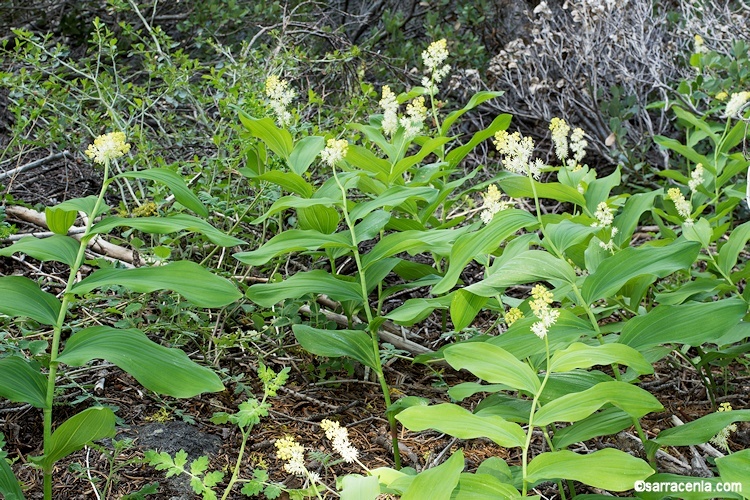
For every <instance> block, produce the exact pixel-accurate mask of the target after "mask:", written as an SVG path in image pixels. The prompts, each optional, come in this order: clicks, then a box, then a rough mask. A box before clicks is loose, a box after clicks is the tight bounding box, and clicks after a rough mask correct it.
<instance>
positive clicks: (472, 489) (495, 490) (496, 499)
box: [451, 472, 520, 500]
mask: <svg viewBox="0 0 750 500" xmlns="http://www.w3.org/2000/svg"><path fill="white" fill-rule="evenodd" d="M517 498H520V493H519V492H518V490H517V489H515V488H514V487H513V486H511V485H510V484H508V483H504V482H502V481H501V480H500V479H498V478H496V477H495V476H492V475H490V474H480V473H478V472H477V473H476V474H468V473H463V474H461V477H460V478H459V480H458V487H457V488H456V489H455V490H453V495H452V496H451V499H452V500H515V499H517Z"/></svg>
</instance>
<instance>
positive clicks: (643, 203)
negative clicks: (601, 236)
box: [614, 189, 664, 248]
mask: <svg viewBox="0 0 750 500" xmlns="http://www.w3.org/2000/svg"><path fill="white" fill-rule="evenodd" d="M663 195H664V190H663V189H656V190H654V191H650V192H648V193H638V194H634V195H633V196H631V197H630V198H628V201H626V202H625V206H624V207H623V208H622V212H620V214H619V215H618V216H617V217H615V221H614V226H615V227H617V229H618V230H619V231H618V232H617V234H616V235H615V245H617V246H618V247H620V248H622V247H623V246H625V245H626V243H627V244H628V245H629V244H630V237H631V236H633V233H634V232H635V229H636V228H637V227H638V221H639V220H640V218H641V215H643V213H644V212H646V211H649V210H651V209H652V208H653V207H654V199H655V198H656V197H657V196H663Z"/></svg>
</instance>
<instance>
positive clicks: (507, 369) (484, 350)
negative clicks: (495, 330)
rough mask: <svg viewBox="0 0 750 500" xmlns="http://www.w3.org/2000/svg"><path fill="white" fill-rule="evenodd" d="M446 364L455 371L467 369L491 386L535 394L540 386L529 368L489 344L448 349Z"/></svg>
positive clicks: (480, 343)
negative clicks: (500, 386)
mask: <svg viewBox="0 0 750 500" xmlns="http://www.w3.org/2000/svg"><path fill="white" fill-rule="evenodd" d="M444 354H445V360H446V361H447V362H448V364H450V365H451V366H452V367H453V368H454V369H456V370H461V369H466V370H469V371H470V372H471V373H473V374H474V375H476V376H477V377H479V378H481V379H482V380H484V381H486V382H489V383H491V384H505V385H507V386H509V387H512V388H514V389H518V390H522V391H526V392H528V393H530V394H536V392H537V391H538V390H539V387H540V385H541V383H540V382H539V377H538V376H537V374H536V373H535V372H534V371H533V370H532V369H531V368H529V365H527V364H526V363H524V362H522V361H519V360H518V359H517V358H516V357H515V356H513V355H512V354H510V353H509V352H508V351H506V350H505V349H503V348H502V347H498V346H496V345H493V344H488V343H486V342H469V343H464V344H456V345H452V346H450V347H448V348H446V349H445V352H444Z"/></svg>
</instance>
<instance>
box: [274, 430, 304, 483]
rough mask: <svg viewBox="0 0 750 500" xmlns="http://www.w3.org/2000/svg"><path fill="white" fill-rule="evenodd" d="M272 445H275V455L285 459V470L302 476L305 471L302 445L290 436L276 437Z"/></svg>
mask: <svg viewBox="0 0 750 500" xmlns="http://www.w3.org/2000/svg"><path fill="white" fill-rule="evenodd" d="M274 445H275V446H276V457H277V458H279V459H281V460H285V461H286V463H285V464H284V470H285V471H287V472H288V473H289V474H294V475H297V476H304V475H305V474H306V473H307V467H305V448H304V446H302V445H301V444H299V443H298V442H297V441H296V440H295V439H294V438H293V437H291V436H285V437H283V438H280V439H277V440H276V442H275V443H274Z"/></svg>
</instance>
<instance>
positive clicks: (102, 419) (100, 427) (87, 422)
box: [31, 407, 115, 471]
mask: <svg viewBox="0 0 750 500" xmlns="http://www.w3.org/2000/svg"><path fill="white" fill-rule="evenodd" d="M114 435H115V414H114V413H113V412H112V410H110V409H109V408H104V407H94V408H87V409H85V410H83V411H82V412H80V413H78V414H76V415H73V416H72V417H70V418H69V419H68V420H66V421H65V422H63V423H62V424H60V426H59V427H58V428H57V429H55V431H54V432H53V433H52V437H51V438H50V442H49V452H48V453H47V454H45V455H43V456H41V457H31V459H32V461H34V462H36V463H37V464H38V465H40V466H41V467H43V468H44V470H45V471H51V469H52V466H53V465H54V464H55V462H57V461H58V460H60V459H62V458H65V457H67V456H68V455H70V454H71V453H73V452H75V451H78V450H80V449H81V448H83V447H84V446H86V445H87V444H89V443H91V442H93V441H98V440H99V439H104V438H108V437H113V436H114Z"/></svg>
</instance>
